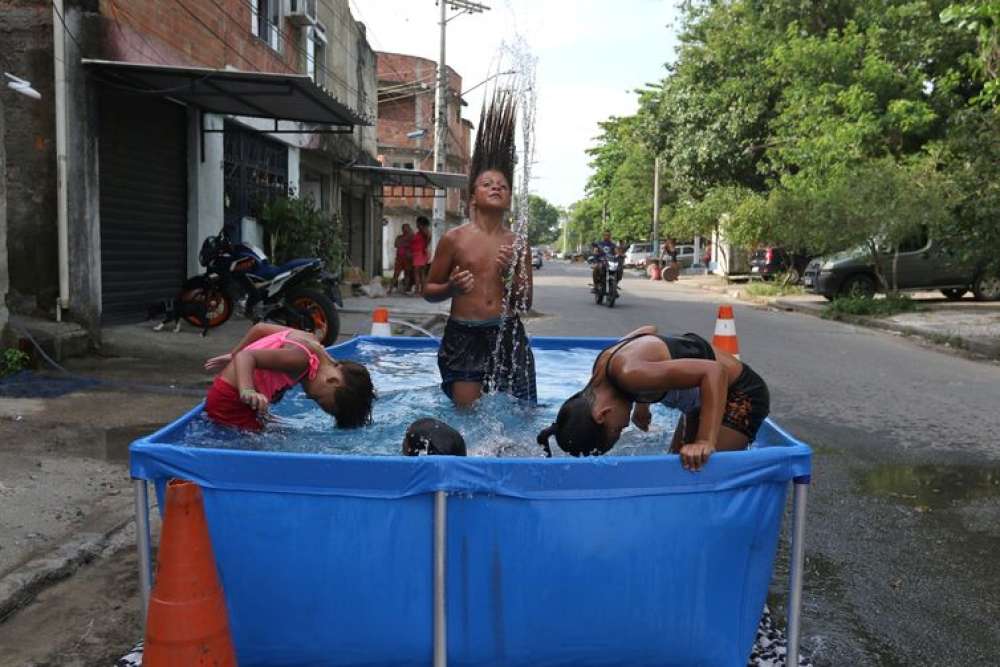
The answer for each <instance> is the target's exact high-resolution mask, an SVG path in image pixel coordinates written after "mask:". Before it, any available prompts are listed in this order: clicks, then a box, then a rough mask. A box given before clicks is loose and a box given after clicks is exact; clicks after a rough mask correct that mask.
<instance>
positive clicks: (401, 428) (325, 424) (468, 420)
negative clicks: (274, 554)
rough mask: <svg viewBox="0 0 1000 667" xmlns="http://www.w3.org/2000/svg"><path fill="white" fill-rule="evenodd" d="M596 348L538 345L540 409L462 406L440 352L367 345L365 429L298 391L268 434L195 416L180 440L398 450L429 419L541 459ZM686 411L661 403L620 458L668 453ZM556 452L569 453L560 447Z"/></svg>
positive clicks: (484, 445)
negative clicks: (444, 387) (547, 431)
mask: <svg viewBox="0 0 1000 667" xmlns="http://www.w3.org/2000/svg"><path fill="white" fill-rule="evenodd" d="M596 355H597V351H596V350H589V349H570V350H536V351H535V356H536V362H537V365H538V370H539V373H538V403H539V404H538V406H531V405H528V404H526V403H523V402H521V401H518V400H516V399H514V398H511V397H510V396H507V395H506V394H489V395H486V396H484V397H483V398H482V399H481V400H480V401H479V402H478V403H477V404H476V407H475V409H474V410H470V411H460V410H457V409H455V407H454V406H453V405H452V403H451V401H450V400H449V399H448V398H447V397H446V396H445V395H444V393H443V392H442V391H441V389H440V387H439V385H438V383H437V380H438V370H437V352H436V351H435V350H433V349H428V350H401V349H396V348H392V347H386V346H384V345H376V344H373V343H363V344H361V345H359V346H358V352H357V354H355V355H353V356H354V359H355V360H357V361H360V362H361V363H363V364H365V366H367V367H368V370H369V372H370V373H371V375H372V380H373V381H374V382H375V387H376V389H377V390H378V394H379V398H378V400H377V401H376V402H375V406H374V418H375V419H374V423H373V424H372V425H371V426H367V427H365V428H361V429H352V430H343V429H337V428H335V427H334V423H333V419H332V418H331V417H330V416H329V415H328V414H326V413H325V412H323V411H322V410H320V408H319V407H318V406H317V405H316V404H315V403H314V402H313V401H311V400H309V399H308V398H306V396H305V395H304V394H303V393H302V391H301V389H299V388H297V387H296V388H294V389H292V390H290V391H288V393H287V394H286V395H285V397H284V399H282V401H281V402H280V403H278V404H277V405H275V406H274V408H273V412H274V414H275V415H276V416H277V417H278V418H279V420H280V423H277V424H273V425H270V426H268V428H267V430H266V431H265V432H264V433H240V432H238V431H234V430H231V429H226V428H222V427H220V426H216V425H215V424H213V423H212V422H210V421H208V419H207V418H205V417H204V416H202V417H200V418H198V419H194V420H192V421H191V422H190V423H189V424H188V426H187V428H186V429H185V431H184V432H183V434H182V435H181V436H180V438H179V441H178V442H177V443H176V444H183V445H188V446H191V447H212V448H222V449H242V450H251V451H284V452H297V453H324V454H363V455H396V454H399V453H400V448H401V444H402V442H403V434H404V433H405V431H406V428H407V426H409V425H410V424H411V423H412V422H414V421H415V420H417V419H420V418H422V417H435V418H437V419H440V420H441V421H444V422H446V423H448V424H450V425H451V426H452V427H454V428H455V429H457V430H458V431H459V432H460V433H461V434H462V436H463V437H464V438H465V441H466V446H467V448H468V453H469V456H502V457H540V456H542V450H541V448H540V447H539V446H538V445H537V444H536V443H535V437H536V435H537V434H538V432H539V431H541V430H542V429H543V428H545V427H546V426H548V425H549V424H551V423H552V422H553V421H554V420H555V416H556V413H557V412H558V411H559V406H560V405H562V402H563V401H564V400H565V399H566V397H567V396H569V395H570V394H572V393H573V392H575V391H577V390H578V389H579V388H580V387H582V386H584V385H585V384H586V383H587V380H589V378H590V367H591V364H592V363H593V361H594V357H595V356H596ZM677 416H678V413H677V412H676V411H674V410H669V409H667V408H664V407H662V406H653V425H652V427H651V428H650V431H649V432H648V433H643V432H641V431H638V430H636V429H634V428H630V429H627V430H626V431H625V432H624V433H623V434H622V438H621V440H619V441H618V444H616V445H615V448H614V449H613V450H612V455H614V456H629V455H635V454H660V453H664V451H665V450H666V446H667V444H668V443H669V441H670V437H671V436H672V434H673V431H674V428H675V426H676V423H677ZM553 454H554V455H556V456H560V455H562V452H561V451H559V448H558V447H555V446H553Z"/></svg>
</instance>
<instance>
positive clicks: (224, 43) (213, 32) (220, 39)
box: [176, 0, 298, 74]
mask: <svg viewBox="0 0 1000 667" xmlns="http://www.w3.org/2000/svg"><path fill="white" fill-rule="evenodd" d="M176 3H177V5H178V6H179V7H180V8H181V9H183V10H184V11H185V12H187V13H188V15H189V16H190V17H191V18H193V19H194V20H195V21H197V22H198V23H199V24H200V25H201V26H202V27H203V28H204V29H205V30H207V31H208V32H209V33H211V34H212V35H213V36H214V37H215V38H216V39H217V40H219V41H220V42H221V43H222V45H223V46H225V47H226V50H227V51H228V50H229V44H228V43H227V42H226V40H225V39H224V38H223V37H222V36H221V35H219V33H217V32H215V30H213V29H212V27H211V26H209V25H208V24H207V23H205V22H204V21H203V20H202V19H201V17H200V16H198V15H197V14H195V13H194V12H193V11H191V8H190V7H188V6H187V5H186V4H184V3H183V2H181V0H176ZM213 4H215V5H216V7H218V4H217V3H215V2H214V0H213ZM227 16H228V15H227ZM233 53H235V54H236V55H237V56H239V57H240V58H241V59H242V60H243V62H245V63H246V64H248V65H249V66H250V67H251V69H256V68H257V66H256V64H255V63H254V62H253V61H252V60H250V59H249V58H247V57H246V56H244V55H243V54H242V53H240V52H239V51H237V50H235V49H234V50H233ZM271 55H272V57H273V58H274V59H276V60H277V61H278V62H279V63H281V64H282V65H284V66H285V67H286V68H287V69H288V70H290V71H291V72H292V73H294V74H297V73H298V72H296V71H295V69H293V68H292V67H291V66H290V65H289V64H288V63H286V62H285V61H284V60H283V59H281V58H279V57H277V55H276V54H271Z"/></svg>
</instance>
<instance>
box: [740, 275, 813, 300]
mask: <svg viewBox="0 0 1000 667" xmlns="http://www.w3.org/2000/svg"><path fill="white" fill-rule="evenodd" d="M743 291H744V292H745V293H746V294H747V295H748V296H752V297H760V298H767V297H772V296H789V295H792V294H802V293H804V290H803V289H802V287H801V286H800V285H792V284H789V283H788V282H787V281H786V280H785V279H784V277H783V276H775V278H774V280H772V281H770V282H766V283H765V282H752V283H750V284H749V285H747V286H746V287H744V288H743Z"/></svg>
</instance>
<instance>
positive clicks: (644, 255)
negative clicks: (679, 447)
mask: <svg viewBox="0 0 1000 667" xmlns="http://www.w3.org/2000/svg"><path fill="white" fill-rule="evenodd" d="M652 248H653V246H652V245H650V244H649V243H633V244H632V245H630V246H629V247H628V250H626V251H625V266H636V267H639V268H642V267H644V266H646V260H647V259H649V253H650V252H651V251H652Z"/></svg>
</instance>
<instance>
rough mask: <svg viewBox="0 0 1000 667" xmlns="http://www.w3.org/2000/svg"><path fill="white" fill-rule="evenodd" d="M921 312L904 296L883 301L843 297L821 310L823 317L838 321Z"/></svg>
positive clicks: (913, 302)
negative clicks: (852, 317) (858, 317)
mask: <svg viewBox="0 0 1000 667" xmlns="http://www.w3.org/2000/svg"><path fill="white" fill-rule="evenodd" d="M919 310H921V307H920V304H918V303H917V302H916V301H914V300H913V299H911V298H910V297H909V296H907V295H905V294H899V295H896V296H887V297H885V298H884V299H866V298H864V297H843V298H839V299H834V300H833V301H831V302H830V303H829V304H827V306H826V308H825V309H824V310H823V317H825V318H827V319H833V320H836V319H840V318H842V317H844V316H852V315H853V316H857V315H861V316H868V317H889V316H890V315H898V314H899V313H912V312H916V311H919Z"/></svg>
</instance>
